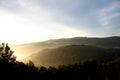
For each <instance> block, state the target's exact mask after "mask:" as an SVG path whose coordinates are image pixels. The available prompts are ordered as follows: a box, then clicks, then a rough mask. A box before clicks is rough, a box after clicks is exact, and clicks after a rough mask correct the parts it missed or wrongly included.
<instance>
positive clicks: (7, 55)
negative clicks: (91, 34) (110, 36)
mask: <svg viewBox="0 0 120 80" xmlns="http://www.w3.org/2000/svg"><path fill="white" fill-rule="evenodd" d="M13 53H14V52H13V51H12V50H11V49H10V47H9V46H8V44H4V43H3V44H2V46H1V47H0V77H1V79H4V80H8V79H10V80H120V58H117V59H113V60H109V61H104V62H101V63H100V62H98V61H97V60H96V59H90V60H86V61H83V62H80V63H76V64H69V65H59V66H58V67H53V66H49V67H44V66H39V67H36V66H35V65H34V62H32V61H29V62H28V63H26V64H25V63H23V62H20V61H16V56H14V55H13Z"/></svg>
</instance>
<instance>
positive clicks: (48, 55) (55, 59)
mask: <svg viewBox="0 0 120 80" xmlns="http://www.w3.org/2000/svg"><path fill="white" fill-rule="evenodd" d="M118 57H120V49H112V48H109V49H108V48H100V47H95V46H87V45H68V46H62V47H58V48H53V49H44V50H42V51H40V52H38V53H36V54H32V55H31V56H29V59H31V60H32V61H34V62H35V64H36V65H43V66H50V65H51V66H58V65H66V64H74V63H78V62H80V61H84V60H87V59H96V60H98V61H104V60H111V59H115V58H118Z"/></svg>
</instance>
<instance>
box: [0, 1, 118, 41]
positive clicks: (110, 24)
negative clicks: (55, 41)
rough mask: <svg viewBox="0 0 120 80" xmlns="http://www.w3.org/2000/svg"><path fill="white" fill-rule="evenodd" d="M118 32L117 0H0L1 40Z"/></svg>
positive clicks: (30, 39) (39, 38) (105, 34)
mask: <svg viewBox="0 0 120 80" xmlns="http://www.w3.org/2000/svg"><path fill="white" fill-rule="evenodd" d="M77 36H85V37H90V36H91V37H100V36H120V0H0V41H1V42H10V43H28V42H35V41H43V40H48V39H51V38H65V37H66V38H67V37H77Z"/></svg>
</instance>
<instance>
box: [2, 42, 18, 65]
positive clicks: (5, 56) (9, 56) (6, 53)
mask: <svg viewBox="0 0 120 80" xmlns="http://www.w3.org/2000/svg"><path fill="white" fill-rule="evenodd" d="M13 53H14V52H13V51H12V50H10V47H9V45H8V43H7V44H5V43H2V45H0V60H4V61H6V62H9V63H11V62H12V63H13V62H15V61H16V56H14V55H13Z"/></svg>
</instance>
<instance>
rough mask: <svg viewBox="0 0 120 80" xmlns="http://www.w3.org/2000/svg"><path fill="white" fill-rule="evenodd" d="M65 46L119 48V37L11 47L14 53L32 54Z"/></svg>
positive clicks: (47, 42)
mask: <svg viewBox="0 0 120 80" xmlns="http://www.w3.org/2000/svg"><path fill="white" fill-rule="evenodd" d="M66 45H92V46H98V47H105V48H120V37H119V36H112V37H103V38H96V37H74V38H62V39H51V40H47V41H43V42H35V43H27V44H21V45H14V46H12V47H13V49H14V50H15V52H18V53H25V54H27V53H28V54H29V53H34V52H39V51H40V50H42V49H45V48H56V47H60V46H66Z"/></svg>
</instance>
